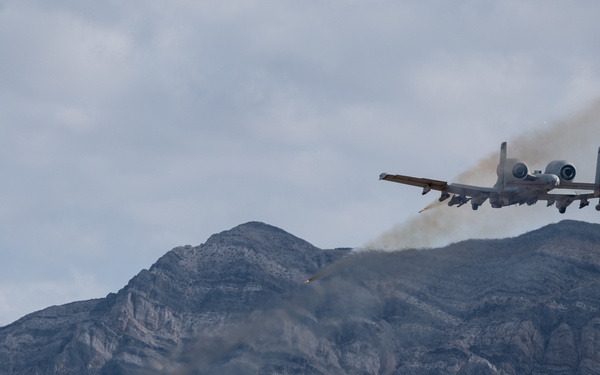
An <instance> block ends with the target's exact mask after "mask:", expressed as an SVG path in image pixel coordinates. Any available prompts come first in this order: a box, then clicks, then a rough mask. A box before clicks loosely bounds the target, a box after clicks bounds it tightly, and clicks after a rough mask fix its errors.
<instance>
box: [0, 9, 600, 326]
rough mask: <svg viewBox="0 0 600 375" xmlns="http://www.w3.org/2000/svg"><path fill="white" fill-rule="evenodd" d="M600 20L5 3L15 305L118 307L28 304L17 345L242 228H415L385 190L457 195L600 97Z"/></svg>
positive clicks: (528, 13) (363, 238)
mask: <svg viewBox="0 0 600 375" xmlns="http://www.w3.org/2000/svg"><path fill="white" fill-rule="evenodd" d="M598 8H599V5H598V4H596V3H595V2H591V1H590V2H579V3H578V4H576V5H573V4H564V3H561V2H557V1H550V2H546V3H544V5H543V7H542V6H536V5H534V4H529V3H526V4H523V3H522V2H519V1H506V2H502V3H493V4H488V3H480V2H472V1H461V2H459V3H453V4H452V5H445V4H428V3H411V2H398V1H378V2H375V3H373V2H363V1H352V2H342V1H333V2H327V3H316V2H308V3H306V2H305V3H302V4H300V3H296V2H292V1H263V2H255V1H243V0H240V1H233V2H217V1H203V2H196V1H184V0H178V1H171V2H169V3H168V4H167V3H164V2H159V1H146V2H144V3H143V4H138V3H123V2H118V1H107V2H102V3H94V2H78V1H68V0H64V1H56V2H52V3H51V4H49V3H47V2H42V1H35V0H26V1H19V2H16V1H1V2H0V47H1V49H2V51H3V53H2V54H0V69H1V71H2V72H3V79H2V80H1V82H0V120H1V121H0V132H1V137H0V171H1V172H2V181H3V182H2V184H1V185H0V224H1V225H0V249H1V251H2V262H0V285H4V286H5V287H3V288H4V292H2V293H0V294H1V295H4V296H6V295H13V294H12V292H10V291H7V290H8V289H7V288H18V285H22V284H21V283H30V284H28V285H32V284H35V283H40V285H44V284H46V283H47V284H48V285H57V284H60V283H66V284H69V283H74V282H75V280H77V277H78V276H77V275H81V274H83V275H89V277H90V278H91V279H93V280H97V283H99V284H101V286H98V287H97V288H96V287H93V288H90V287H88V286H86V284H85V283H83V284H81V287H80V290H79V291H73V292H72V293H65V294H62V295H61V294H60V293H58V294H57V295H56V299H55V300H54V301H53V302H49V301H48V300H43V301H42V300H41V299H38V298H37V297H38V296H39V295H40V294H41V293H44V294H48V293H47V292H43V290H44V288H41V287H40V289H39V292H37V294H36V292H34V291H32V290H31V289H28V288H23V290H24V291H23V293H26V294H27V295H28V296H30V297H28V299H29V300H39V301H40V303H39V304H38V305H36V306H33V305H27V306H26V307H25V306H24V307H23V308H21V309H18V308H17V307H15V308H14V309H13V310H11V311H12V312H11V313H8V312H6V311H7V310H6V309H4V310H1V311H3V312H1V313H0V325H2V324H7V323H9V322H10V321H12V320H14V319H16V318H18V317H19V316H21V315H23V314H24V313H26V312H30V310H31V309H32V308H33V309H37V308H42V307H45V306H46V305H48V304H49V303H55V304H58V303H63V302H67V301H69V300H72V299H74V298H92V297H99V296H101V295H99V293H108V292H109V291H114V290H116V289H118V288H119V287H120V286H122V285H123V284H125V283H126V282H127V280H128V279H129V278H130V277H132V276H133V275H134V274H135V273H136V272H137V271H139V269H141V268H142V267H148V266H149V265H150V264H151V263H152V262H153V261H154V260H155V259H157V258H158V257H159V256H160V255H161V254H163V253H164V252H165V251H167V250H168V249H170V248H172V247H174V246H178V245H183V244H186V243H191V244H197V243H199V242H202V241H204V240H205V239H206V238H207V237H208V236H209V235H210V234H212V233H214V232H219V231H221V230H224V229H227V228H230V227H233V226H235V225H237V224H239V223H241V222H245V221H250V220H261V221H265V222H269V223H271V224H274V225H277V226H280V227H282V228H284V229H286V230H288V231H290V232H292V233H294V234H296V235H298V236H301V237H303V238H306V239H307V240H309V241H311V242H313V243H314V244H315V245H317V246H321V247H334V246H360V245H362V244H364V243H366V242H368V241H369V240H371V239H373V238H376V237H377V236H378V235H379V234H380V233H382V232H383V231H385V230H386V229H389V228H390V227H392V226H393V225H394V224H396V223H401V222H405V221H408V220H412V219H411V218H412V217H413V216H412V215H416V212H417V211H418V210H419V209H421V208H422V207H423V206H424V205H426V204H427V203H428V202H429V200H428V198H427V199H426V198H421V197H420V196H419V191H415V190H413V189H410V188H409V187H407V188H404V187H399V186H392V184H387V185H386V184H384V183H382V182H379V181H377V176H378V174H379V173H380V172H383V171H386V172H390V173H403V174H412V175H418V176H423V177H431V178H439V179H446V180H450V179H452V178H454V177H455V176H457V175H459V174H460V173H461V172H463V171H464V170H466V169H469V168H471V167H472V166H473V164H474V163H475V162H476V161H477V160H479V159H480V158H481V157H482V156H484V155H487V154H488V153H490V152H491V151H494V150H496V149H497V148H498V146H499V144H500V142H501V141H503V140H511V139H516V138H518V137H519V136H520V135H521V134H523V132H537V131H542V132H543V131H545V130H544V129H546V128H547V127H548V126H553V125H552V124H554V123H556V122H557V121H561V120H565V119H569V118H571V117H572V116H574V114H575V113H578V112H579V111H584V110H585V109H586V108H588V106H589V105H590V103H593V102H594V101H595V100H596V99H597V98H598V97H599V96H600V92H599V91H600V71H599V68H598V66H597V64H596V62H597V61H599V57H600V56H598V54H599V52H598V49H597V48H596V44H597V43H596V40H595V35H598V32H599V31H600V30H598V29H599V27H600V26H598V24H597V22H596V20H595V19H594V15H596V14H598V10H600V9H598ZM572 136H573V137H577V136H579V137H586V135H585V134H576V133H575V132H574V133H573V135H572ZM590 138H591V137H590ZM592 143H593V142H592ZM585 147H588V145H587V144H586V146H585ZM596 147H597V145H589V150H588V149H583V148H582V149H578V150H577V151H578V152H579V151H581V155H586V156H585V157H586V158H587V155H588V154H590V153H591V154H592V155H595V148H596ZM567 151H569V150H567ZM578 155H579V154H578ZM565 157H566V158H568V159H572V157H571V154H570V153H568V154H567V155H565ZM574 161H575V162H576V164H577V165H578V166H579V168H580V170H581V171H582V172H583V166H582V165H581V163H579V162H578V161H577V160H574ZM584 164H585V162H584ZM388 185H389V186H388ZM520 211H522V210H520V209H519V212H520ZM535 215H537V216H536V218H537V219H536V220H537V221H533V222H532V223H539V222H547V221H555V220H556V219H557V218H556V217H555V216H554V214H547V213H546V211H541V210H540V211H536V214H535ZM547 215H549V216H547ZM579 215H584V214H580V213H579V212H576V213H575V214H572V216H570V217H571V218H574V219H581V218H584V217H585V218H586V219H588V220H597V219H595V217H594V218H588V217H587V216H579ZM494 219H495V220H498V219H497V218H494ZM485 220H492V219H490V218H488V217H486V219H485ZM490 225H491V224H490ZM528 225H530V226H531V225H535V224H528ZM524 226H526V225H524ZM526 229H528V227H527V228H525V227H524V228H523V230H526ZM455 238H460V234H459V235H458V237H457V236H450V237H449V239H455ZM443 240H444V239H442V241H443ZM9 285H10V286H9ZM26 290H29V291H26ZM86 296H88V297H86Z"/></svg>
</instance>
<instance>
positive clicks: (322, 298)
mask: <svg viewBox="0 0 600 375" xmlns="http://www.w3.org/2000/svg"><path fill="white" fill-rule="evenodd" d="M348 254H350V250H347V249H346V250H344V249H339V250H334V251H327V250H321V249H318V248H316V247H314V246H313V245H311V244H310V243H308V242H306V241H304V240H302V239H300V238H297V237H295V236H293V235H291V234H289V233H287V232H285V231H283V230H281V229H279V228H276V227H273V226H270V225H267V224H264V223H259V222H249V223H245V224H241V225H239V226H236V227H234V228H232V229H230V230H228V231H223V232H221V233H218V234H215V235H213V236H211V237H210V238H209V239H208V240H207V241H206V242H205V243H204V244H201V245H198V246H190V245H187V246H180V247H176V248H174V249H172V250H170V251H169V252H167V253H166V254H165V255H163V256H162V257H160V258H159V259H158V260H157V261H156V262H155V263H154V264H153V265H152V266H151V267H150V268H149V269H144V270H142V271H140V272H139V273H138V274H137V275H136V276H134V277H133V278H132V279H131V280H130V281H129V283H128V284H127V285H126V286H124V287H123V288H122V289H121V290H119V291H118V292H117V293H110V294H109V295H107V297H105V298H100V299H92V300H87V301H80V302H73V303H70V304H66V305H61V306H53V307H49V308H47V309H44V310H41V311H38V312H35V313H32V314H28V315H26V316H24V317H23V318H21V319H19V320H17V321H16V322H14V323H12V324H10V325H8V326H5V327H0V373H2V374H50V373H56V374H130V373H143V374H159V373H188V374H204V373H215V372H218V373H225V374H227V373H230V374H237V373H248V372H262V373H272V372H277V373H299V372H300V373H310V374H338V373H339V374H342V373H408V374H411V373H414V374H417V373H419V374H421V373H432V374H433V373H435V374H517V373H519V374H521V373H523V374H541V373H546V374H584V373H595V372H600V312H599V307H598V301H599V300H600V292H597V291H596V289H597V285H598V283H600V225H598V224H590V223H582V222H576V221H569V220H567V221H562V222H560V223H557V224H550V225H548V226H545V227H542V228H540V229H538V230H534V231H531V232H528V233H524V234H522V235H520V236H517V237H513V238H508V239H499V240H467V241H463V242H459V243H455V244H451V245H448V246H447V247H444V248H438V249H430V250H405V251H402V252H392V253H386V252H378V251H372V252H354V253H352V255H351V256H345V255H348ZM340 259H341V261H340ZM336 261H337V262H336ZM331 264H334V266H332V267H327V266H328V265H331ZM319 270H321V271H322V272H323V277H322V278H321V279H320V280H317V281H316V282H313V283H310V284H303V281H304V280H305V279H306V278H307V277H308V276H311V275H313V274H315V273H316V272H317V271H319ZM596 337H598V339H597V338H596Z"/></svg>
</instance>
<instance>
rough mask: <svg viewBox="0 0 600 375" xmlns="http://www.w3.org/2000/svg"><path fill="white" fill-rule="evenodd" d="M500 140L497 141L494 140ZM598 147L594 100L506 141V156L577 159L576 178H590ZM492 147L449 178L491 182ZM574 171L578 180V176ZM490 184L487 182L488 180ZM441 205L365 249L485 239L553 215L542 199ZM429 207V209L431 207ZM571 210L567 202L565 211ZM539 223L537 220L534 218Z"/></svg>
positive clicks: (599, 109)
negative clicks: (524, 203) (523, 204)
mask: <svg viewBox="0 0 600 375" xmlns="http://www.w3.org/2000/svg"><path fill="white" fill-rule="evenodd" d="M498 144H500V143H498ZM598 146H600V100H598V101H595V102H594V103H593V104H592V105H590V106H589V107H587V108H585V109H584V110H583V111H581V112H580V113H578V114H576V115H574V116H571V117H570V118H568V119H566V120H563V121H559V122H556V123H555V124H553V125H550V126H548V127H547V128H543V129H538V130H536V131H531V132H528V133H526V134H524V135H521V136H518V137H517V138H515V139H512V140H509V141H508V152H509V155H510V156H511V157H515V158H518V159H520V160H523V161H526V162H527V163H529V164H530V165H534V166H539V167H542V166H545V165H546V164H547V163H548V162H550V161H551V160H555V159H562V158H567V159H569V160H579V162H577V163H576V165H579V166H580V167H579V168H580V170H581V172H583V173H581V181H586V182H588V181H594V175H595V170H596V168H595V163H596V151H597V148H598ZM498 154H499V153H498V152H497V151H494V152H493V153H490V154H489V155H488V156H487V157H484V158H483V159H481V160H479V162H477V164H476V165H475V166H474V167H473V168H471V169H469V170H467V171H465V172H463V173H462V174H460V175H459V176H458V177H457V178H456V179H455V182H459V183H465V184H471V185H483V186H491V185H490V181H495V178H496V166H497V164H498V158H499V156H498ZM579 176H580V175H579V174H578V179H580V178H579ZM491 183H492V184H493V182H491ZM442 205H443V206H446V205H445V204H444V203H443V202H439V201H438V199H437V197H436V199H435V201H433V202H432V203H430V204H429V205H427V206H426V207H425V208H424V209H423V210H421V213H420V214H419V215H418V216H415V217H413V218H411V219H409V220H408V221H406V222H404V223H402V224H399V225H397V226H396V227H394V228H392V229H390V230H388V231H386V232H384V233H383V234H382V235H380V236H379V237H378V238H376V239H375V240H373V241H371V242H369V243H368V244H367V245H366V248H370V249H387V250H397V249H405V248H426V247H433V246H442V245H446V244H448V243H451V242H455V241H459V240H462V239H466V238H489V237H498V236H507V235H511V234H513V233H512V231H513V230H515V229H516V228H521V231H522V227H523V225H527V224H529V225H530V224H532V223H533V222H536V221H538V222H539V221H540V220H544V221H545V222H548V221H549V220H548V218H550V217H552V216H554V215H556V212H555V211H556V210H555V209H554V208H546V207H545V204H538V205H536V206H533V207H527V208H526V209H525V208H519V207H514V206H511V207H504V208H502V209H493V208H491V207H490V206H489V205H488V204H484V205H483V206H482V207H481V208H480V209H479V210H478V211H472V210H471V209H470V207H468V206H467V207H461V208H449V207H444V209H436V208H438V207H440V206H442ZM434 209H435V210H434ZM573 209H577V207H575V206H573V207H571V208H570V210H573ZM540 224H541V223H540Z"/></svg>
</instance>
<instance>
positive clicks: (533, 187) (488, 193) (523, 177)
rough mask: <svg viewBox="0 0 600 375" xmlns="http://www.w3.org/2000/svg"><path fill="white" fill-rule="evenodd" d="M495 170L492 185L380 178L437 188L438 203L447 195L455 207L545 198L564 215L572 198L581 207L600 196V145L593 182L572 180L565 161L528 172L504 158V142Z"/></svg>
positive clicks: (384, 175) (573, 172)
mask: <svg viewBox="0 0 600 375" xmlns="http://www.w3.org/2000/svg"><path fill="white" fill-rule="evenodd" d="M496 172H497V174H498V181H497V182H496V184H495V185H494V186H493V187H481V186H472V185H463V184H455V183H451V184H449V183H447V182H446V181H439V180H431V179H427V178H417V177H411V176H403V175H398V174H387V173H382V174H381V175H380V176H379V179H380V180H386V181H392V182H398V183H401V184H406V185H412V186H418V187H422V188H423V194H427V193H428V192H429V191H431V190H438V191H441V193H442V194H441V196H440V198H439V200H440V202H443V201H445V200H446V199H448V198H450V200H449V201H448V206H454V205H456V206H457V207H460V206H462V205H464V204H466V203H468V202H471V207H472V208H473V210H476V209H477V208H479V206H481V205H482V204H483V203H484V202H485V201H486V200H489V202H490V204H491V206H492V207H494V208H501V207H504V206H510V205H516V204H518V205H522V204H527V205H529V206H531V205H533V204H535V203H537V202H538V201H546V202H547V206H552V205H553V204H554V205H555V206H556V208H558V211H559V212H560V213H561V214H564V213H565V211H566V210H567V207H568V206H569V205H570V204H571V203H573V202H574V201H577V200H578V201H579V208H583V207H586V206H588V205H589V204H590V202H589V200H590V199H592V198H598V197H600V148H599V149H598V159H597V163H596V182H594V183H588V182H575V181H573V179H574V178H575V175H576V169H575V166H574V165H573V164H572V163H569V162H568V161H566V160H554V161H551V162H550V163H549V164H548V166H546V169H545V171H544V172H543V173H542V171H540V170H534V171H533V172H531V171H530V169H529V167H528V166H527V164H525V163H523V162H522V161H520V160H518V159H508V158H507V157H506V142H503V143H502V145H501V146H500V163H499V164H498V168H497V169H496ZM596 210H597V211H600V203H598V204H597V205H596Z"/></svg>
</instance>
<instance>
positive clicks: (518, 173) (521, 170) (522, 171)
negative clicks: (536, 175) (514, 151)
mask: <svg viewBox="0 0 600 375" xmlns="http://www.w3.org/2000/svg"><path fill="white" fill-rule="evenodd" d="M512 175H513V177H514V178H518V179H519V180H522V179H524V178H525V177H527V176H528V175H529V167H528V166H527V164H525V163H523V162H517V163H515V164H514V165H513V167H512Z"/></svg>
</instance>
